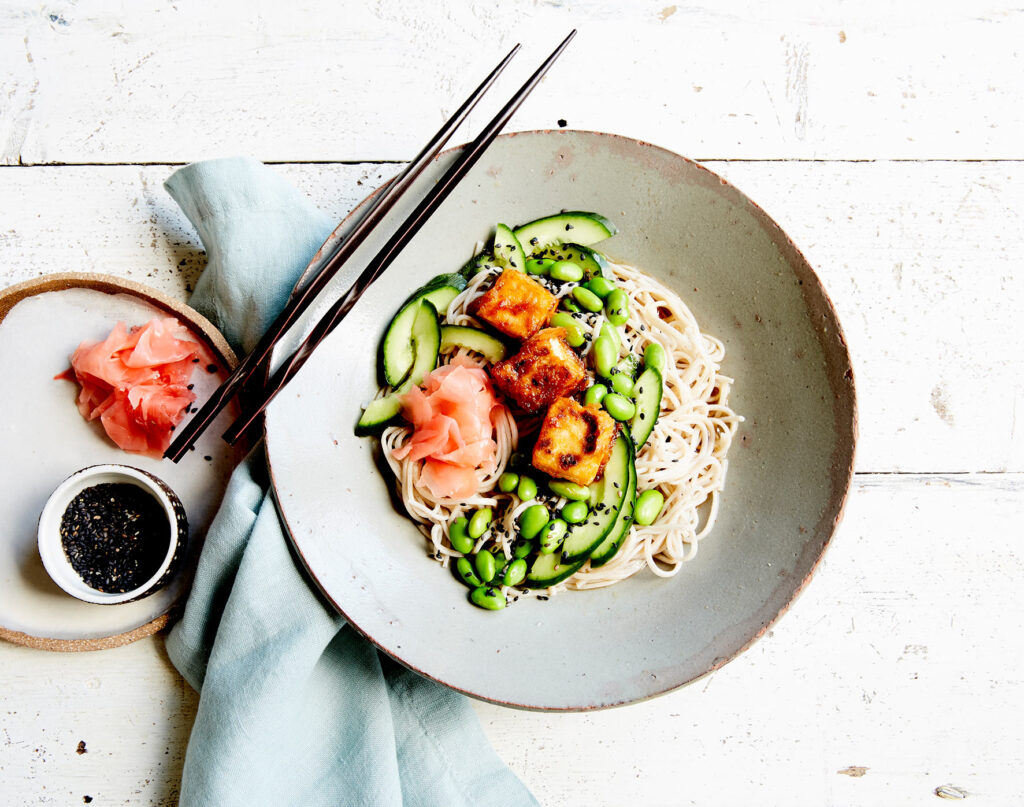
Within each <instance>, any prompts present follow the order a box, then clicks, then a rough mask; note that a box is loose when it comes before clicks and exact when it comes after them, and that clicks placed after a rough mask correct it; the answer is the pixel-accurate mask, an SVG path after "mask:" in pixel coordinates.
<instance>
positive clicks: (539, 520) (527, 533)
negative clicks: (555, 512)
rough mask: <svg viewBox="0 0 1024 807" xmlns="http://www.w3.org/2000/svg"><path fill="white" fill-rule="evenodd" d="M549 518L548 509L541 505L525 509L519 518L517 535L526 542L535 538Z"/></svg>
mask: <svg viewBox="0 0 1024 807" xmlns="http://www.w3.org/2000/svg"><path fill="white" fill-rule="evenodd" d="M550 518H551V516H550V515H549V514H548V508H546V507H545V506H544V505H543V504H535V505H533V506H532V507H527V508H526V509H525V510H524V511H523V512H522V513H521V514H520V516H519V534H520V535H521V536H522V537H523V538H525V539H526V540H527V541H530V540H532V539H533V538H536V537H537V534H538V533H539V532H540V531H541V530H542V529H543V528H544V525H545V524H547V523H548V520H549V519H550Z"/></svg>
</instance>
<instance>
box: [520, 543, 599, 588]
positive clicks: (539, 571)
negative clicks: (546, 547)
mask: <svg viewBox="0 0 1024 807" xmlns="http://www.w3.org/2000/svg"><path fill="white" fill-rule="evenodd" d="M586 562H587V559H586V558H584V559H583V560H578V561H576V562H574V563H565V562H563V561H562V553H561V552H553V553H552V554H550V555H537V557H536V559H535V560H534V561H533V565H532V566H530V571H529V572H528V573H527V575H526V579H525V580H524V581H523V585H524V586H526V587H527V588H548V586H553V585H556V584H557V583H561V582H562V581H563V580H565V579H566V578H567V577H571V576H572V575H574V574H576V572H578V571H579V570H580V567H581V566H582V565H583V564H584V563H586Z"/></svg>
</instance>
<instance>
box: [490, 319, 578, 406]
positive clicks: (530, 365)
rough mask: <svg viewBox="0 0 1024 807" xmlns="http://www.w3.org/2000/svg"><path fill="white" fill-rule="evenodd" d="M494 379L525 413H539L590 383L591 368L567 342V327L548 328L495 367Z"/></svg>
mask: <svg viewBox="0 0 1024 807" xmlns="http://www.w3.org/2000/svg"><path fill="white" fill-rule="evenodd" d="M491 378H492V379H493V380H494V384H495V386H496V387H497V388H498V389H500V390H501V391H502V392H504V393H505V394H506V395H507V396H508V397H509V398H511V399H512V400H513V401H515V402H516V403H517V404H518V405H519V408H520V409H522V410H523V411H524V412H539V411H540V410H541V409H543V408H544V407H545V406H547V405H548V404H549V403H551V402H552V401H554V400H555V399H556V398H561V397H563V396H565V395H572V394H573V393H574V392H578V391H579V390H581V389H582V388H583V387H584V386H586V383H587V368H586V367H585V366H584V365H583V360H582V359H581V358H580V357H579V356H577V355H576V352H575V351H574V350H573V349H572V348H571V347H570V346H569V343H568V342H566V341H565V328H545V329H544V330H542V331H537V333H535V334H534V335H533V336H531V337H530V338H529V339H527V340H526V341H525V342H523V346H522V347H521V348H520V349H519V352H518V353H516V355H514V356H511V357H509V358H507V359H505V360H504V361H499V362H498V363H497V364H495V365H494V366H493V367H491Z"/></svg>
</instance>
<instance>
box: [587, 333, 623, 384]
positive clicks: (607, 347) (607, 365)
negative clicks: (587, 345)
mask: <svg viewBox="0 0 1024 807" xmlns="http://www.w3.org/2000/svg"><path fill="white" fill-rule="evenodd" d="M592 352H593V354H594V370H595V371H596V372H597V374H598V375H600V376H603V377H604V378H611V377H612V370H613V369H614V368H615V360H616V359H617V358H618V351H617V350H616V349H615V345H614V343H613V342H612V340H611V339H609V338H608V337H607V336H604V335H602V336H599V337H597V339H596V340H595V341H594V347H593V348H592Z"/></svg>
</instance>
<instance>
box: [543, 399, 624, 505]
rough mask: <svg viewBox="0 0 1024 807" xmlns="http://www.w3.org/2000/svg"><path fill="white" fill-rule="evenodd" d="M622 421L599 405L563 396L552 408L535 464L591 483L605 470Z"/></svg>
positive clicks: (551, 473)
mask: <svg viewBox="0 0 1024 807" xmlns="http://www.w3.org/2000/svg"><path fill="white" fill-rule="evenodd" d="M618 430H619V424H618V423H616V422H615V421H614V420H612V417H611V415H609V414H608V413H607V412H604V411H602V410H601V409H600V408H598V407H597V406H596V405H591V406H581V405H580V404H578V403H577V402H576V401H574V400H573V399H572V398H559V399H558V400H557V401H555V402H554V403H553V404H551V407H550V408H549V409H548V413H547V415H546V416H545V417H544V424H543V425H542V426H541V427H540V436H539V437H538V438H537V444H536V445H535V446H534V449H533V467H534V468H536V469H537V470H538V471H543V472H544V473H546V474H548V475H549V476H553V477H555V478H556V479H567V480H568V481H570V482H575V483H576V484H577V485H589V484H590V483H591V482H593V481H594V480H595V479H597V477H598V476H599V475H600V473H601V472H602V471H603V470H604V466H605V463H606V462H608V458H609V457H610V456H611V453H612V443H614V442H615V435H616V434H617V433H618Z"/></svg>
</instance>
